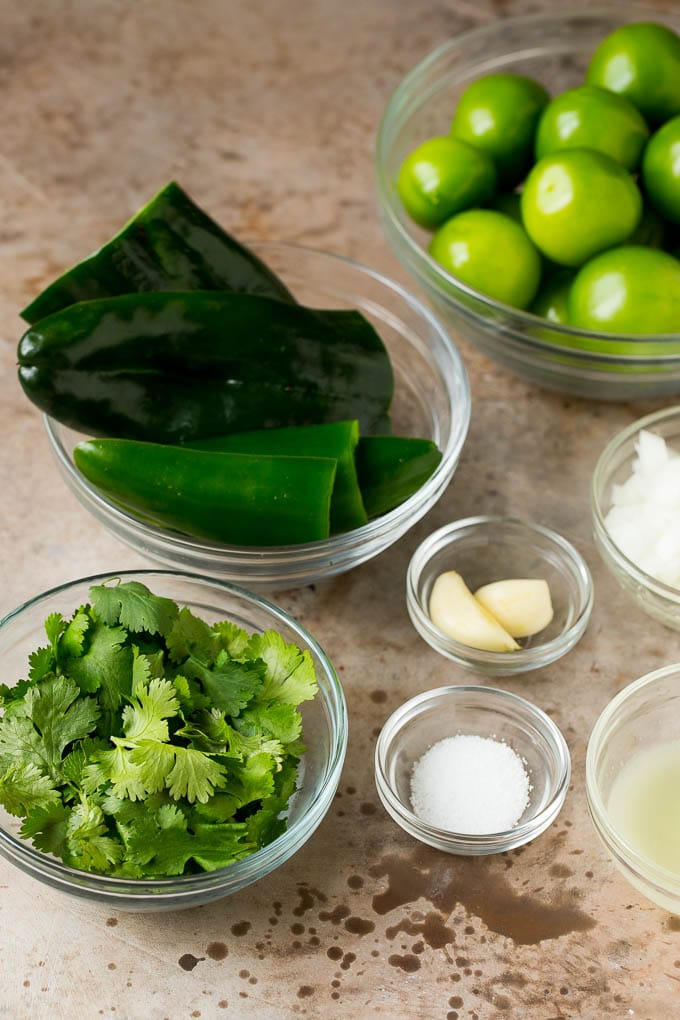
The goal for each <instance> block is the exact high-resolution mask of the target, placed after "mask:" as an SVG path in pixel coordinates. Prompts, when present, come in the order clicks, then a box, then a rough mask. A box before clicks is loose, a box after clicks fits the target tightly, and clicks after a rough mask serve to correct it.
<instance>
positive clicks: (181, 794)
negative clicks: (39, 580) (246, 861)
mask: <svg viewBox="0 0 680 1020" xmlns="http://www.w3.org/2000/svg"><path fill="white" fill-rule="evenodd" d="M45 634H46V637H47V644H46V645H44V646H43V647H40V648H38V649H36V650H35V651H34V652H33V653H32V654H31V655H30V657H29V661H28V670H27V675H26V677H25V678H23V679H19V680H18V681H17V682H16V683H15V684H14V685H13V686H11V687H10V686H6V685H4V684H3V685H0V706H1V707H2V710H3V711H2V716H1V717H0V803H2V804H3V805H4V807H5V809H6V810H7V811H9V812H10V813H11V814H13V815H16V816H18V817H20V818H22V819H23V821H22V826H21V835H22V836H23V837H24V838H28V839H31V840H32V841H33V843H34V845H35V846H36V847H37V848H38V849H40V850H43V851H45V852H46V853H51V854H53V855H55V856H57V857H60V858H61V859H62V860H64V861H65V862H66V863H67V864H69V865H71V866H73V867H76V868H81V869H84V870H86V871H94V872H99V873H102V874H108V875H118V876H125V877H132V878H159V877H164V876H175V875H181V874H185V873H191V872H197V871H201V870H203V871H211V870H213V869H216V868H221V867H225V866H226V865H228V864H231V863H233V862H234V861H237V860H239V859H240V858H242V857H245V856H247V855H248V854H250V853H253V852H254V851H255V850H257V849H258V848H259V847H261V846H264V845H265V844H267V843H269V842H271V841H272V840H273V839H275V838H276V837H277V836H278V835H280V833H281V832H283V831H284V829H285V826H286V822H285V813H286V809H287V806H288V802H289V800H290V797H291V795H292V793H293V792H294V790H295V785H296V778H297V766H298V762H299V759H300V757H301V755H302V754H303V753H304V745H303V744H302V742H301V738H302V721H301V716H300V712H299V705H300V703H301V702H303V701H305V700H308V699H311V698H313V697H314V696H315V694H316V691H317V684H316V676H315V673H314V665H313V662H312V659H311V656H310V654H309V652H307V651H301V650H300V649H299V648H297V647H295V646H294V645H290V644H287V643H286V642H285V641H284V640H283V638H282V637H281V635H280V634H278V633H276V632H275V631H268V632H266V633H264V634H248V633H247V632H246V631H244V630H241V629H240V628H239V627H237V626H235V624H233V623H232V622H230V621H223V622H220V623H216V624H212V625H211V624H208V623H207V622H206V621H204V620H202V619H200V618H199V617H197V616H195V615H194V614H193V613H192V612H191V611H190V610H189V609H188V608H186V607H185V608H181V609H180V607H179V606H177V605H176V604H175V603H174V602H173V601H172V600H171V599H168V598H164V597H161V596H158V595H155V594H153V593H152V592H151V591H149V589H148V588H147V587H146V586H145V585H143V584H141V583H140V582H138V581H126V582H119V581H112V582H109V583H107V584H102V585H95V586H93V587H92V588H91V589H90V592H89V602H88V604H87V605H84V606H79V607H78V608H77V609H76V610H75V612H74V613H73V616H72V617H71V618H70V619H68V620H67V619H64V618H63V616H62V615H61V614H59V613H52V614H51V615H50V616H49V617H48V618H47V620H46V621H45Z"/></svg>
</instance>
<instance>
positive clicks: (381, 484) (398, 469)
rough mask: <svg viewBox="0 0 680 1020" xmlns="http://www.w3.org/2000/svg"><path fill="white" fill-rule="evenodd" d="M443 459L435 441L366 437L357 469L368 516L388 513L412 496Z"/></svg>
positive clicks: (358, 450)
mask: <svg viewBox="0 0 680 1020" xmlns="http://www.w3.org/2000/svg"><path fill="white" fill-rule="evenodd" d="M441 459H442V454H441V450H440V449H439V448H438V447H437V445H436V444H435V443H433V442H432V440H431V439H418V438H412V437H411V436H362V437H361V439H360V440H359V443H358V445H357V450H356V468H357V477H358V479H359V487H360V489H361V496H362V499H363V501H364V506H365V508H366V513H367V514H368V516H369V517H377V516H379V515H380V514H385V513H387V512H388V510H392V509H394V507H395V506H399V504H400V503H403V502H404V500H406V499H408V497H409V496H412V495H413V493H414V492H417V491H418V489H419V488H420V487H421V485H424V484H425V482H426V481H427V479H428V478H429V477H430V475H431V474H432V473H433V471H435V469H436V468H437V465H438V464H439V462H440V461H441Z"/></svg>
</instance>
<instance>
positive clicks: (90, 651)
mask: <svg viewBox="0 0 680 1020" xmlns="http://www.w3.org/2000/svg"><path fill="white" fill-rule="evenodd" d="M126 637H127V635H126V632H125V630H124V629H123V628H122V627H108V626H106V624H103V623H99V622H97V623H95V624H94V626H93V627H92V628H91V629H90V631H89V633H88V638H89V641H88V643H87V647H86V649H85V651H84V652H83V654H82V655H81V656H79V657H77V658H72V659H66V660H65V661H64V662H63V663H62V669H63V672H64V673H65V674H67V675H68V676H70V677H71V678H72V679H73V680H75V682H76V683H77V684H78V686H79V687H80V689H81V691H83V692H85V693H86V694H95V693H96V694H97V696H98V699H99V702H100V704H101V706H102V709H103V715H104V720H103V721H104V727H105V728H106V727H109V726H110V727H112V728H113V726H114V723H113V718H114V716H115V713H116V712H117V711H118V709H119V708H120V705H121V703H122V701H123V700H124V699H125V698H127V697H129V695H130V693H131V691H132V649H131V648H129V647H127V646H125V639H126ZM114 732H115V730H114ZM105 735H106V734H105V732H102V736H105Z"/></svg>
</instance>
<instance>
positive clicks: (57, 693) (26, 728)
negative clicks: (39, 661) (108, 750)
mask: <svg viewBox="0 0 680 1020" xmlns="http://www.w3.org/2000/svg"><path fill="white" fill-rule="evenodd" d="M78 694H79V691H78V688H77V687H76V685H75V684H74V683H73V681H72V680H68V679H66V677H55V678H54V679H52V680H46V681H44V682H43V683H42V684H41V685H40V686H38V687H30V688H29V689H28V691H27V692H26V696H25V698H24V701H23V703H22V709H21V714H19V710H18V708H16V707H15V709H14V710H13V711H12V712H11V713H5V715H4V716H3V717H2V719H1V720H0V762H1V763H2V764H3V766H4V767H5V768H7V767H9V766H10V765H11V764H13V763H15V762H30V763H31V764H33V765H35V766H36V767H37V768H38V769H39V770H40V771H41V772H43V773H47V774H49V775H52V776H57V775H59V774H60V771H61V769H60V766H61V759H62V754H63V752H64V750H65V748H66V747H67V746H68V745H69V744H70V743H71V742H72V741H74V740H77V739H80V738H83V737H86V736H87V735H88V734H89V733H90V732H91V731H92V729H93V728H94V726H95V723H96V720H97V716H98V714H99V710H98V708H97V705H96V702H94V701H93V700H92V699H91V698H79V697H78Z"/></svg>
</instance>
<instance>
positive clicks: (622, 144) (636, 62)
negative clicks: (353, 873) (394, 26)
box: [397, 22, 680, 334]
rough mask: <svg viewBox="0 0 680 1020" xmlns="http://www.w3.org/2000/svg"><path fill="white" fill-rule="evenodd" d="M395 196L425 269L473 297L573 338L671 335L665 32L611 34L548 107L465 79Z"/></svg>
mask: <svg viewBox="0 0 680 1020" xmlns="http://www.w3.org/2000/svg"><path fill="white" fill-rule="evenodd" d="M397 190H398V193H399V196H400V199H401V201H402V203H403V206H404V208H405V210H406V212H407V213H408V214H409V216H410V217H411V218H412V219H413V220H414V221H415V222H416V223H417V224H419V225H420V226H421V227H424V228H425V229H427V230H430V231H432V232H433V234H432V237H431V240H430V242H429V248H428V250H429V253H430V255H431V256H432V258H433V259H434V260H435V261H436V262H437V263H439V264H440V265H441V266H442V267H443V268H444V269H445V270H446V271H447V272H448V273H450V274H451V275H452V276H454V277H455V278H456V279H458V280H460V281H462V282H463V283H464V284H467V285H468V286H470V287H472V288H474V289H476V290H478V291H480V292H481V293H483V294H485V295H487V296H488V297H490V298H493V299H494V300H496V301H499V302H502V303H504V304H507V305H511V306H513V307H515V308H520V309H524V310H528V311H530V312H532V313H533V314H536V315H539V316H542V317H544V318H546V319H548V320H550V321H551V322H556V323H561V324H566V325H570V326H574V327H576V328H578V329H585V330H595V331H607V332H614V333H639V334H659V333H662V334H663V333H678V332H680V36H679V35H678V34H677V33H676V32H674V31H673V30H672V29H670V28H668V27H666V26H664V25H661V24H657V23H654V22H635V23H630V24H626V25H623V26H621V27H620V28H618V29H616V30H615V31H614V32H612V33H611V34H610V35H608V36H607V37H606V38H605V39H604V40H603V41H602V42H601V43H600V45H599V46H598V47H597V49H596V50H595V52H594V53H593V55H592V57H591V60H590V63H589V65H588V69H587V72H586V76H585V83H584V84H582V85H579V86H578V87H576V88H573V89H570V90H569V91H566V92H562V93H561V94H559V95H557V96H555V97H554V98H552V99H551V98H550V96H549V95H548V92H547V91H546V89H545V88H544V87H543V85H542V84H540V83H539V82H537V81H535V80H533V79H531V78H528V77H525V76H523V75H517V74H508V73H499V74H490V75H486V76H485V77H481V78H478V79H477V80H475V81H473V82H471V84H470V85H468V86H467V88H466V89H465V91H464V92H463V94H462V95H461V96H460V99H459V102H458V105H457V108H456V110H455V112H454V116H453V121H452V123H451V128H450V132H449V134H448V135H446V136H440V137H435V138H430V139H428V140H427V141H425V142H423V143H422V144H421V145H419V146H418V147H417V148H416V149H414V150H413V151H412V152H411V153H410V154H409V155H408V156H407V157H406V159H405V160H404V162H403V163H402V165H401V167H400V170H399V175H398V179H397Z"/></svg>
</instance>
